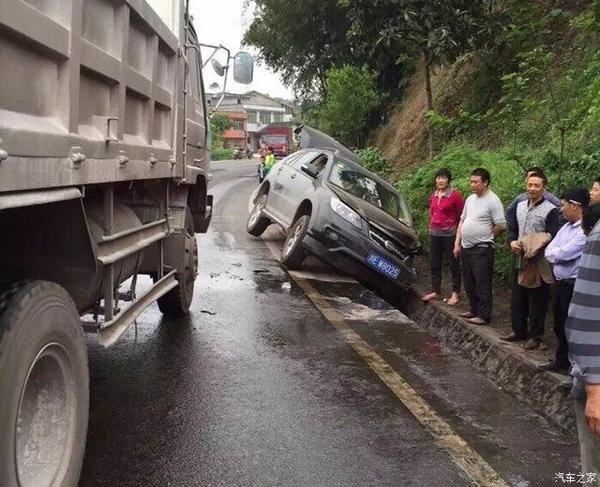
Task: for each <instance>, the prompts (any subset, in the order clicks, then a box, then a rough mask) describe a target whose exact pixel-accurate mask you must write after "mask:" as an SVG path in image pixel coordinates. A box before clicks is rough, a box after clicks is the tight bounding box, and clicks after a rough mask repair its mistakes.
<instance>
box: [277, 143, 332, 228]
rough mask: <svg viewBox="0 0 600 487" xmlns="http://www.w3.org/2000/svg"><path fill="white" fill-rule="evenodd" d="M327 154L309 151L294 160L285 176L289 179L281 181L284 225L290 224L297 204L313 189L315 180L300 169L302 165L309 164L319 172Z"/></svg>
mask: <svg viewBox="0 0 600 487" xmlns="http://www.w3.org/2000/svg"><path fill="white" fill-rule="evenodd" d="M327 161H328V158H327V155H326V154H323V153H318V152H311V153H310V154H308V155H307V157H302V158H300V159H296V160H294V161H293V162H292V163H291V164H290V166H289V169H288V171H287V172H286V174H285V176H286V177H288V178H289V179H288V180H287V181H284V182H283V188H282V190H281V196H280V197H281V203H280V205H281V206H282V208H283V213H284V216H285V223H286V225H291V224H292V220H293V218H294V215H295V214H296V210H297V209H298V206H299V205H300V203H301V202H302V200H304V198H306V197H307V196H308V195H310V194H312V192H313V191H314V190H315V185H314V183H315V180H314V179H313V178H312V177H310V176H309V175H308V174H306V173H304V172H303V171H302V166H306V165H310V166H313V168H314V169H317V172H318V173H320V172H321V171H323V170H324V169H325V166H326V165H327Z"/></svg>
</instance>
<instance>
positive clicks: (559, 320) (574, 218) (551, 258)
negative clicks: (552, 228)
mask: <svg viewBox="0 0 600 487" xmlns="http://www.w3.org/2000/svg"><path fill="white" fill-rule="evenodd" d="M589 201H590V196H589V192H588V191H587V190H586V189H585V188H573V189H570V190H568V191H566V192H565V193H564V194H563V196H562V197H561V210H560V211H561V213H562V216H563V218H564V219H565V220H567V223H566V224H565V225H563V226H562V227H561V228H560V230H559V231H558V233H557V234H556V237H554V239H553V240H552V241H551V242H550V243H549V244H548V246H547V247H546V251H545V256H546V260H547V261H548V262H550V263H551V264H552V273H553V275H554V286H553V318H554V334H555V335H556V339H557V340H558V348H557V349H556V353H555V355H554V360H550V361H549V362H547V363H545V364H541V365H540V366H538V369H539V370H550V371H552V372H559V373H564V374H566V373H568V372H569V368H570V363H569V345H568V343H567V336H566V335H565V323H566V321H567V315H568V312H569V304H570V303H571V298H572V296H573V287H574V286H575V279H576V278H577V271H578V270H579V259H580V258H581V254H582V252H583V247H584V246H585V242H586V236H585V234H584V232H583V229H582V226H581V223H582V217H583V210H584V208H586V207H587V206H588V204H589Z"/></svg>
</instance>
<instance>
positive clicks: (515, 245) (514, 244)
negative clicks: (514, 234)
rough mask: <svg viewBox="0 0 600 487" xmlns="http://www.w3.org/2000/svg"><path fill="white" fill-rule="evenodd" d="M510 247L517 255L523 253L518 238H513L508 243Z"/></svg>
mask: <svg viewBox="0 0 600 487" xmlns="http://www.w3.org/2000/svg"><path fill="white" fill-rule="evenodd" d="M510 249H511V250H512V251H513V252H514V253H515V254H517V255H521V254H522V253H523V247H521V242H519V241H518V240H513V241H512V242H511V243H510Z"/></svg>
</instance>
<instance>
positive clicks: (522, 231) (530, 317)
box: [502, 172, 559, 350]
mask: <svg viewBox="0 0 600 487" xmlns="http://www.w3.org/2000/svg"><path fill="white" fill-rule="evenodd" d="M547 183H548V180H547V179H546V176H545V175H544V174H543V173H539V172H534V173H532V174H530V175H529V177H528V178H527V193H528V194H529V198H528V199H527V200H525V201H521V202H520V203H519V204H518V205H517V212H516V216H517V227H516V228H515V227H509V230H508V241H509V243H510V248H511V250H512V251H513V253H514V254H515V263H519V262H522V260H523V257H524V246H523V240H524V238H525V237H528V235H534V234H538V235H539V234H544V233H546V234H548V233H549V234H550V237H549V238H552V237H554V236H555V235H556V233H557V232H558V228H559V213H558V209H557V208H556V207H555V206H554V205H553V204H552V203H550V202H549V201H548V200H546V198H545V197H544V192H545V191H546V185H547ZM529 238H531V237H529ZM540 251H542V250H540ZM542 255H543V254H542ZM515 270H517V266H515ZM549 279H550V280H551V276H550V277H549ZM549 295H550V288H549V285H548V283H547V282H545V281H544V280H543V279H540V281H539V282H538V283H537V284H535V285H527V286H526V285H522V283H519V281H518V280H517V279H516V278H515V280H514V283H513V287H512V290H511V302H510V311H511V323H512V329H513V331H512V333H511V334H509V335H507V336H504V337H502V340H505V341H507V342H519V341H525V340H527V343H526V344H525V349H526V350H533V349H535V348H538V347H539V346H540V345H541V343H542V336H543V335H544V322H545V320H546V312H547V311H548V298H549V297H550V296H549Z"/></svg>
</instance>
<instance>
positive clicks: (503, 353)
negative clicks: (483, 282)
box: [403, 291, 575, 432]
mask: <svg viewBox="0 0 600 487" xmlns="http://www.w3.org/2000/svg"><path fill="white" fill-rule="evenodd" d="M420 295H421V294H419V293H418V292H417V291H412V292H411V293H409V295H408V300H407V303H406V307H405V309H403V311H404V312H405V313H406V314H407V315H408V316H409V317H410V318H411V319H412V320H413V321H415V322H416V323H417V324H418V325H419V326H421V327H423V328H424V329H425V330H426V331H427V332H428V333H429V334H430V335H432V336H434V337H435V338H437V339H438V340H439V341H440V343H442V345H444V346H446V347H447V348H448V349H450V351H451V353H455V354H458V355H459V356H461V357H464V358H466V359H467V360H469V361H470V362H471V363H472V364H473V365H474V366H475V367H476V368H478V369H479V370H480V371H482V372H483V373H484V374H485V375H486V376H487V377H489V378H490V379H491V380H492V381H493V382H494V383H495V384H496V385H498V386H499V387H501V388H502V389H504V390H506V391H507V392H509V393H510V394H512V395H514V396H516V397H518V398H520V399H522V400H524V401H526V402H527V403H529V404H530V405H531V406H532V408H533V409H534V410H535V411H536V412H538V413H539V414H541V415H542V416H545V417H546V418H547V419H549V420H550V421H551V422H553V423H554V424H556V425H557V426H559V427H560V428H561V429H563V430H565V431H567V432H574V431H575V416H574V412H573V408H572V400H571V398H570V395H569V392H568V390H565V389H564V388H561V387H560V386H559V384H560V383H561V382H563V381H564V380H565V379H566V377H565V376H560V375H558V374H554V373H550V372H540V371H538V370H537V369H536V368H535V363H534V362H533V361H532V360H531V358H529V357H528V356H527V355H526V353H525V352H524V351H522V350H521V349H519V347H518V346H517V345H514V344H508V343H505V342H502V341H501V340H500V339H499V337H498V334H497V332H496V331H495V330H493V329H491V328H490V327H485V326H476V325H471V324H469V323H466V322H465V321H464V320H462V319H461V318H459V317H458V316H455V315H454V314H452V313H451V312H449V311H447V310H445V309H443V308H442V306H440V305H439V304H438V303H435V302H433V303H429V304H427V305H424V304H423V303H422V302H421V300H420V298H419V297H420Z"/></svg>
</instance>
